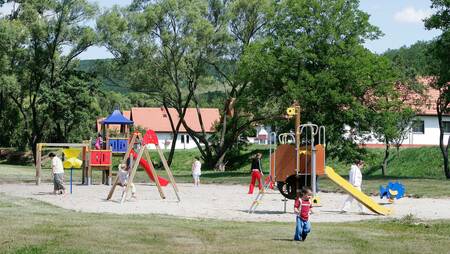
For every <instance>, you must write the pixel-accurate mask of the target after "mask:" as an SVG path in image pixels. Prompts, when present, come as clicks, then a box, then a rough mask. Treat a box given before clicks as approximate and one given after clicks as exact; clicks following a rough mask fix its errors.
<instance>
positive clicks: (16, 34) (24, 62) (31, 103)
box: [0, 0, 96, 154]
mask: <svg viewBox="0 0 450 254" xmlns="http://www.w3.org/2000/svg"><path fill="white" fill-rule="evenodd" d="M10 2H14V3H15V4H14V5H13V6H14V8H15V9H14V10H13V11H12V14H11V15H9V16H6V17H4V18H2V19H1V20H0V22H1V23H0V26H1V28H0V29H1V30H3V31H9V32H10V34H9V33H2V34H1V36H2V37H4V38H2V39H5V36H6V40H7V39H8V38H10V41H9V43H8V44H7V46H5V47H7V48H6V51H3V50H2V52H1V53H2V54H4V56H5V57H4V58H2V59H3V60H4V62H3V66H2V72H1V76H2V77H1V80H2V81H3V84H2V86H3V87H4V88H5V89H4V91H5V92H6V94H7V95H8V97H9V98H10V99H11V100H12V101H13V102H14V103H15V105H16V107H17V108H18V110H19V111H20V114H21V118H22V120H23V125H24V129H23V133H24V135H25V136H26V137H27V141H28V145H30V146H31V147H32V150H33V154H35V148H36V147H35V146H36V144H37V143H39V142H41V141H42V140H43V138H44V137H45V135H46V133H53V134H54V133H55V132H56V133H57V132H58V128H59V129H63V128H65V127H63V126H62V125H63V124H65V123H67V121H64V122H61V121H56V122H55V121H54V120H57V119H54V116H55V115H58V111H59V110H60V108H61V106H63V105H65V104H68V102H67V101H62V100H67V99H72V100H76V99H77V98H78V97H77V93H73V90H72V93H73V94H71V95H72V96H68V97H62V98H61V96H60V92H62V91H61V90H60V89H61V88H62V87H64V86H65V85H68V84H70V85H71V86H77V85H78V86H86V85H89V82H80V81H81V80H80V79H79V80H75V79H73V78H72V77H80V76H79V75H78V73H76V71H74V70H75V69H76V67H77V64H78V61H77V60H76V57H77V56H78V55H79V54H81V53H82V52H84V51H85V50H86V49H87V48H88V47H90V46H91V45H93V43H95V41H96V35H95V33H94V31H93V29H92V28H90V27H89V26H88V25H87V24H86V22H87V21H89V20H90V19H91V18H92V17H93V15H94V14H95V10H96V7H95V6H94V5H92V4H89V3H88V2H87V1H85V0H47V1H10ZM5 63H7V64H5ZM73 82H76V85H74V84H73ZM75 90H76V89H75ZM59 99H61V100H59ZM85 99H90V98H89V97H87V98H85ZM87 104H89V103H87ZM70 111H71V109H66V110H65V113H68V112H70ZM75 122H76V121H75ZM75 122H74V124H75ZM60 133H62V131H61V132H60ZM61 135H62V134H61ZM61 138H64V139H66V137H61Z"/></svg>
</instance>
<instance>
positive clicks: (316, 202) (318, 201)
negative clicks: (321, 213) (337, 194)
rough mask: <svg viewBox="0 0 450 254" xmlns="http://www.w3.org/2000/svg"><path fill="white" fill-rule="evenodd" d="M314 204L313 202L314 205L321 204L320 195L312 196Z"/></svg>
mask: <svg viewBox="0 0 450 254" xmlns="http://www.w3.org/2000/svg"><path fill="white" fill-rule="evenodd" d="M312 204H313V206H321V205H320V198H319V196H315V197H313V198H312Z"/></svg>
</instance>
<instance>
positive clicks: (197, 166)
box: [192, 157, 202, 186]
mask: <svg viewBox="0 0 450 254" xmlns="http://www.w3.org/2000/svg"><path fill="white" fill-rule="evenodd" d="M201 174H202V163H201V162H200V158H199V157H195V161H194V163H192V177H193V178H194V186H199V185H200V175H201Z"/></svg>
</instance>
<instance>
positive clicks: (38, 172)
mask: <svg viewBox="0 0 450 254" xmlns="http://www.w3.org/2000/svg"><path fill="white" fill-rule="evenodd" d="M41 148H42V145H41V143H38V144H37V145H36V185H39V184H41V168H42V165H41V159H42V158H41Z"/></svg>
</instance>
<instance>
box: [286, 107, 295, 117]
mask: <svg viewBox="0 0 450 254" xmlns="http://www.w3.org/2000/svg"><path fill="white" fill-rule="evenodd" d="M286 114H287V115H288V116H295V114H297V111H296V110H295V108H294V107H292V108H287V109H286Z"/></svg>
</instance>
